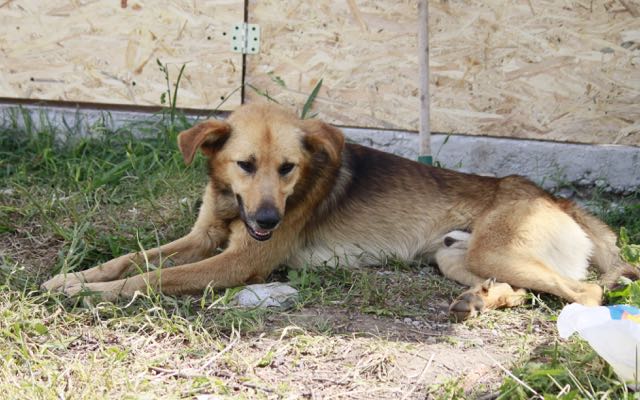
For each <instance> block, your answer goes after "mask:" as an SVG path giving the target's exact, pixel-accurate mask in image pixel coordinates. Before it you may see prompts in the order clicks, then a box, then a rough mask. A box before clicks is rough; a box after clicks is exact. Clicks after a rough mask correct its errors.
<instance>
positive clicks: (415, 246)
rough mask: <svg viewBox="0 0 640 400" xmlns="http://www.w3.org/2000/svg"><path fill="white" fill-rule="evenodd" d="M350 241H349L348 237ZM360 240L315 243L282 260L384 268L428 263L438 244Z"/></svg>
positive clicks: (294, 263) (299, 264)
mask: <svg viewBox="0 0 640 400" xmlns="http://www.w3.org/2000/svg"><path fill="white" fill-rule="evenodd" d="M352 239H353V237H352ZM360 239H361V240H348V239H346V238H345V240H335V238H332V240H322V239H319V240H315V241H314V242H313V243H310V244H308V245H307V246H304V247H302V248H300V249H299V250H298V251H296V252H295V253H294V254H291V255H290V257H289V258H288V259H287V260H286V262H285V264H287V265H289V266H291V267H296V268H297V267H303V266H322V265H327V266H331V267H337V266H342V267H359V266H373V265H385V264H387V263H388V262H389V261H392V260H393V261H403V262H414V261H424V262H426V261H428V260H429V257H430V255H432V254H433V253H434V252H435V250H436V249H437V247H438V243H439V241H438V240H435V239H429V238H426V237H422V238H417V237H416V238H407V237H406V236H403V237H402V238H401V240H398V239H397V238H393V239H395V240H393V239H391V238H388V237H375V236H373V237H371V236H370V237H368V238H366V239H364V238H360Z"/></svg>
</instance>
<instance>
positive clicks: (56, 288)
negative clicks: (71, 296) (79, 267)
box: [40, 273, 83, 292]
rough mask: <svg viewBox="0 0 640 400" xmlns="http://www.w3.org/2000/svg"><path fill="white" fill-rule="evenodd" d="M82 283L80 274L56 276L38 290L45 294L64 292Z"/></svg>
mask: <svg viewBox="0 0 640 400" xmlns="http://www.w3.org/2000/svg"><path fill="white" fill-rule="evenodd" d="M82 282H83V279H82V275H80V274H72V273H68V274H58V275H56V276H54V277H53V278H51V279H49V280H48V281H46V282H45V283H43V284H42V285H40V288H41V289H42V290H46V291H47V292H66V289H67V288H68V287H71V286H74V285H77V284H80V283H82Z"/></svg>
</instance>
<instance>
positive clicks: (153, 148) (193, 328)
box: [0, 96, 640, 399]
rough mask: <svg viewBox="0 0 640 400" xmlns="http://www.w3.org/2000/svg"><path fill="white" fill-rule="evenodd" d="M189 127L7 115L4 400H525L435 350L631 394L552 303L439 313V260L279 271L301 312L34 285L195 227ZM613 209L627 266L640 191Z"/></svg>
mask: <svg viewBox="0 0 640 400" xmlns="http://www.w3.org/2000/svg"><path fill="white" fill-rule="evenodd" d="M169 97H170V98H171V96H169ZM34 118H35V119H36V120H34ZM36 122H38V123H36ZM188 125H189V123H188V121H187V120H186V119H185V118H184V116H183V115H181V114H180V113H176V112H175V110H174V111H173V112H172V113H169V114H167V113H165V114H159V115H157V116H154V117H150V118H149V119H148V120H147V121H144V122H138V123H135V124H133V123H132V124H130V125H128V126H126V127H125V128H122V129H118V130H115V131H114V130H111V129H108V128H107V126H108V124H107V118H106V117H105V120H104V121H100V122H98V123H96V124H95V125H94V126H92V127H91V129H90V132H88V134H87V132H81V131H80V128H79V127H76V126H52V125H51V124H50V123H48V122H47V120H46V118H44V117H42V116H40V115H36V114H29V113H28V112H26V111H25V110H21V109H16V110H14V111H12V112H10V113H7V114H6V115H4V116H2V119H1V120H0V316H1V318H0V367H1V369H0V391H1V392H2V393H3V396H4V397H6V398H61V397H65V398H66V397H73V398H91V399H93V398H159V397H162V398H193V397H194V396H197V395H206V394H212V395H216V396H222V397H225V396H227V397H234V398H235V397H240V398H256V397H257V398H277V397H287V396H292V397H296V396H297V397H304V396H307V397H309V396H311V395H312V394H313V393H320V394H322V395H325V396H331V395H335V396H338V397H340V396H343V397H347V396H355V397H360V398H397V397H398V396H399V395H398V393H406V392H409V391H412V393H413V394H414V395H415V398H424V397H426V396H431V397H434V398H443V399H444V398H461V397H465V396H470V395H471V393H475V394H480V393H482V392H486V391H495V392H496V393H497V394H499V395H500V396H502V397H501V398H505V399H509V398H530V397H532V393H531V392H529V391H528V389H526V388H525V387H524V386H523V385H522V384H521V383H518V382H517V380H516V379H514V378H509V377H506V378H504V379H502V378H500V376H501V374H502V373H501V372H500V371H499V370H497V368H496V370H497V371H498V372H497V373H496V379H498V380H497V381H495V380H494V381H492V383H487V384H484V383H483V384H482V385H480V386H479V387H480V389H473V388H469V387H467V386H466V384H467V382H466V377H465V375H464V374H462V372H461V371H462V370H461V371H449V372H447V373H444V375H442V376H441V375H438V374H442V373H441V372H439V371H440V370H436V367H435V365H436V364H437V363H438V362H441V361H442V359H440V361H438V359H436V361H434V366H432V367H429V368H427V367H426V364H427V363H426V361H427V360H428V359H429V356H430V355H431V352H432V351H436V350H433V349H436V348H438V349H440V350H437V351H441V352H442V357H443V358H444V359H445V360H446V359H447V358H455V357H462V358H467V357H472V356H471V355H470V354H472V353H473V352H476V353H477V352H478V351H480V348H481V349H487V351H489V350H491V349H504V348H508V349H509V351H510V354H513V356H514V357H516V361H515V362H513V363H509V364H508V365H506V367H507V368H508V369H509V370H510V371H511V373H512V374H513V375H514V376H515V377H516V378H518V379H519V380H522V381H524V382H525V383H526V384H527V385H528V386H530V387H531V388H532V389H533V390H535V391H536V392H537V393H539V394H540V395H543V396H545V398H555V397H554V396H560V397H562V398H605V397H607V396H608V398H623V397H629V398H632V395H631V394H629V393H628V391H626V389H625V387H624V385H622V384H620V383H619V382H617V380H616V378H615V376H614V375H613V374H612V372H611V370H610V368H609V367H608V366H607V365H606V364H605V363H604V362H603V361H602V360H601V359H600V358H599V357H597V356H596V355H595V353H594V352H593V351H592V350H590V348H589V347H588V346H587V345H586V344H585V343H584V342H582V341H580V340H578V339H572V340H570V341H560V340H558V339H556V338H555V330H554V328H553V325H554V319H555V317H556V315H557V312H558V310H559V309H560V308H561V307H562V302H560V301H558V300H557V299H553V298H550V297H547V296H541V297H532V301H531V302H530V304H528V305H526V306H523V307H519V308H517V309H514V310H506V311H496V312H491V313H487V314H484V315H482V316H480V317H479V318H477V319H475V320H473V321H469V322H467V323H465V324H451V323H449V321H448V320H447V318H446V314H445V313H443V311H442V308H443V307H446V304H447V303H448V302H449V301H450V300H451V299H452V298H453V297H455V295H456V294H457V293H459V292H460V291H461V290H462V288H461V287H460V286H458V285H456V284H453V283H451V282H450V281H448V280H446V279H444V278H442V277H441V276H439V275H438V274H437V273H436V272H435V271H434V270H433V269H432V268H425V267H419V266H410V265H404V264H402V263H397V262H394V261H392V260H390V261H385V262H384V263H383V264H385V265H384V266H382V267H381V268H358V269H347V268H337V269H330V268H315V269H302V270H286V269H284V270H282V271H279V272H278V273H277V274H275V276H274V278H273V279H279V280H287V281H290V282H291V283H292V284H293V285H294V286H296V287H297V288H298V289H299V290H300V293H301V300H300V304H299V305H298V307H297V308H296V309H294V310H290V311H270V310H255V309H238V308H234V307H232V306H230V305H229V300H230V299H231V297H232V296H233V294H234V292H235V291H234V290H233V289H232V290H226V291H211V290H209V291H207V292H206V293H205V294H204V295H202V296H198V297H191V296H184V297H166V296H162V295H160V294H156V293H150V294H148V295H145V296H140V297H138V298H137V299H135V300H134V301H131V302H129V301H122V302H120V303H118V304H115V305H114V304H109V303H95V302H92V301H91V300H89V299H67V298H64V297H63V296H59V295H49V294H46V293H41V292H40V291H39V289H38V284H39V283H40V282H41V281H43V280H44V279H46V278H47V277H49V276H51V275H52V274H53V273H56V272H58V271H63V270H64V271H74V270H81V269H85V268H89V267H91V266H94V265H96V264H97V263H100V262H102V261H106V260H108V259H110V258H112V257H113V256H115V255H120V254H124V253H128V252H130V251H135V250H138V249H140V248H150V247H153V246H156V245H157V244H159V243H164V242H167V241H169V240H173V239H175V238H177V237H180V236H182V235H184V234H185V233H186V232H188V230H189V229H190V227H191V225H192V224H193V222H194V221H195V217H196V213H197V207H198V204H199V198H200V196H201V193H202V188H203V186H204V183H205V181H206V176H205V172H204V165H203V164H204V163H203V159H202V157H199V158H197V160H196V162H195V163H194V165H193V166H191V167H188V168H187V167H185V166H184V165H183V162H182V158H181V156H180V154H179V152H178V151H177V148H176V144H175V143H176V135H177V133H178V132H179V131H180V130H182V129H184V128H186V127H187V126H188ZM616 201H617V204H618V206H616V207H611V203H610V202H608V201H607V200H605V199H602V198H600V199H598V203H597V208H598V210H600V212H601V214H602V216H603V217H604V218H605V220H607V222H609V223H610V224H612V225H613V226H614V227H615V229H616V230H618V231H620V230H621V228H622V227H625V230H624V231H623V235H622V243H621V245H622V246H623V248H625V249H626V252H625V254H626V256H627V257H629V258H633V257H635V256H634V254H636V253H634V251H636V250H635V249H636V248H637V245H635V244H636V243H638V242H639V238H640V224H639V223H638V221H640V216H639V215H638V213H639V210H640V209H639V208H638V205H637V204H638V203H637V197H634V196H630V197H629V198H628V199H626V200H625V201H622V202H620V199H617V200H616ZM620 204H622V206H620ZM632 261H633V260H632ZM636 261H637V260H636ZM625 299H626V298H625ZM407 319H408V320H409V321H412V323H416V324H417V325H412V324H407V323H405V322H403V321H405V320H407ZM354 321H356V322H354ZM494 331H495V332H497V334H496V333H494ZM470 338H471V339H476V338H481V340H483V341H484V342H483V344H482V345H478V344H475V343H476V342H474V341H473V340H471V339H470ZM432 346H435V347H432ZM438 346H439V347H438ZM469 352H470V353H469ZM473 354H475V353H473ZM418 356H420V357H422V358H420V357H418ZM416 357H417V358H416ZM469 359H471V358H469ZM403 360H404V361H403ZM407 360H409V361H407ZM416 365H417V366H418V367H419V368H418V367H416ZM423 365H425V367H424V369H422V370H421V368H422V366H423ZM413 367H415V368H418V369H417V370H415V371H413V370H411V368H413ZM502 375H503V374H502ZM420 377H422V380H420V379H421V378H420ZM474 390H475V391H474ZM347 393H351V394H349V395H347ZM571 396H573V397H571Z"/></svg>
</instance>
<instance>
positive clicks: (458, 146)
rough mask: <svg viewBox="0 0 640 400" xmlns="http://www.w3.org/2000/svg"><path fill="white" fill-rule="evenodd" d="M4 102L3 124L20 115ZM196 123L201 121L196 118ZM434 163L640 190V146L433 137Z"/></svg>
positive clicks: (365, 136)
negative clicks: (10, 117)
mask: <svg viewBox="0 0 640 400" xmlns="http://www.w3.org/2000/svg"><path fill="white" fill-rule="evenodd" d="M20 107H22V109H23V110H26V111H28V112H29V113H31V115H32V117H33V121H34V123H35V124H44V123H50V124H52V125H54V126H65V125H66V126H71V127H74V128H75V129H76V130H78V131H79V132H82V133H83V134H90V133H91V132H93V131H94V130H95V126H96V124H101V125H103V126H104V127H105V128H107V129H118V128H122V127H123V126H126V125H128V124H129V125H131V124H133V123H135V122H139V121H142V120H145V119H148V118H149V116H150V115H151V114H150V113H148V112H132V111H122V110H110V111H109V110H101V109H91V108H82V109H80V108H72V107H57V106H56V107H51V106H38V105H23V106H20ZM18 110H19V109H18V106H16V105H15V104H1V103H0V124H1V123H2V121H3V120H6V119H7V118H8V116H9V115H10V114H11V113H13V114H14V115H15V114H16V112H17V111H18ZM194 118H195V117H194ZM343 131H344V132H345V135H346V136H347V138H348V140H350V141H353V142H356V143H360V144H363V145H367V146H371V147H375V148H377V149H381V150H384V151H388V152H391V153H395V154H398V155H401V156H403V157H407V158H410V159H414V160H415V159H417V156H418V148H419V142H418V135H417V134H415V133H412V132H406V131H389V130H375V129H361V128H344V129H343ZM432 149H433V151H434V160H435V161H437V162H438V163H440V165H442V166H445V167H447V168H451V169H455V170H459V171H463V172H471V173H478V174H490V175H495V176H505V175H511V174H518V175H523V176H526V177H528V178H529V179H531V180H533V181H534V182H536V183H538V184H541V185H542V186H543V187H545V188H547V189H553V188H556V187H558V186H562V185H566V184H572V185H577V186H597V187H600V188H601V189H602V190H604V191H606V192H613V193H620V194H628V193H631V192H635V191H638V190H639V189H640V147H632V146H620V145H584V144H570V143H558V142H545V141H534V140H521V139H507V138H493V137H486V136H465V135H442V134H434V135H433V136H432Z"/></svg>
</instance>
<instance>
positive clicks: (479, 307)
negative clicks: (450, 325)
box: [449, 290, 484, 321]
mask: <svg viewBox="0 0 640 400" xmlns="http://www.w3.org/2000/svg"><path fill="white" fill-rule="evenodd" d="M483 310H484V300H483V299H482V297H481V296H480V295H479V294H478V293H476V292H475V291H472V290H470V291H467V292H464V293H462V294H461V295H460V296H458V298H456V299H455V300H454V301H453V303H451V305H450V306H449V315H450V316H451V317H452V318H454V319H455V320H456V321H463V320H465V319H468V318H472V317H475V316H476V315H478V314H480V313H481V312H482V311H483Z"/></svg>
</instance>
